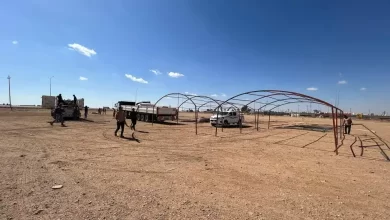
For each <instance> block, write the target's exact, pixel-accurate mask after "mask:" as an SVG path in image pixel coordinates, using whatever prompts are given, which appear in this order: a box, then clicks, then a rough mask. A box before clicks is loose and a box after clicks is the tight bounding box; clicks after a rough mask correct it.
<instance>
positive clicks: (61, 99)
mask: <svg viewBox="0 0 390 220" xmlns="http://www.w3.org/2000/svg"><path fill="white" fill-rule="evenodd" d="M63 103H64V99H63V98H62V95H61V93H60V94H59V95H58V96H57V106H59V105H60V104H63Z"/></svg>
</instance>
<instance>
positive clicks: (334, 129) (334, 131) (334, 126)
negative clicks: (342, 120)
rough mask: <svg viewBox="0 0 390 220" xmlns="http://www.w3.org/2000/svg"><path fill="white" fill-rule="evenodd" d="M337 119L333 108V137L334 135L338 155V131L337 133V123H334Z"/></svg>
mask: <svg viewBox="0 0 390 220" xmlns="http://www.w3.org/2000/svg"><path fill="white" fill-rule="evenodd" d="M334 117H335V114H334V108H333V107H332V121H333V135H334V144H335V152H336V155H338V154H339V152H338V149H337V135H336V134H337V131H336V129H337V128H336V124H335V121H334V119H335V118H334Z"/></svg>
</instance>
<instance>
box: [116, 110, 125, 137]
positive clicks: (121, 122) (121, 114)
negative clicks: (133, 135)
mask: <svg viewBox="0 0 390 220" xmlns="http://www.w3.org/2000/svg"><path fill="white" fill-rule="evenodd" d="M115 118H116V130H115V136H117V133H118V131H119V128H120V129H121V138H123V130H124V129H125V124H126V112H125V111H123V109H122V107H119V111H118V113H116V116H115Z"/></svg>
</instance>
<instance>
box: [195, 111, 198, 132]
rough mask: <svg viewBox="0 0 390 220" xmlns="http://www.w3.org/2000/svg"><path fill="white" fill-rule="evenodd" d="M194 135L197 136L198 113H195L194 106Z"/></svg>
mask: <svg viewBox="0 0 390 220" xmlns="http://www.w3.org/2000/svg"><path fill="white" fill-rule="evenodd" d="M195 134H196V135H198V112H197V111H196V106H195Z"/></svg>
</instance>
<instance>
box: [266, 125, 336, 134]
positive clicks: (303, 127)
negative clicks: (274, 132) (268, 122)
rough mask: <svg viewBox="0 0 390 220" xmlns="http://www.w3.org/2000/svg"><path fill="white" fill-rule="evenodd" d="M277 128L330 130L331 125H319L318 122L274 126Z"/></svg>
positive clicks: (331, 128)
mask: <svg viewBox="0 0 390 220" xmlns="http://www.w3.org/2000/svg"><path fill="white" fill-rule="evenodd" d="M274 128H277V129H296V130H308V131H322V132H325V131H332V130H333V126H330V125H319V124H311V125H290V126H275V127H274Z"/></svg>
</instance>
